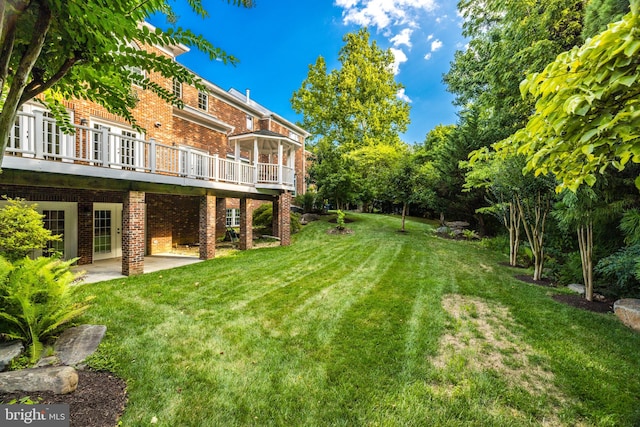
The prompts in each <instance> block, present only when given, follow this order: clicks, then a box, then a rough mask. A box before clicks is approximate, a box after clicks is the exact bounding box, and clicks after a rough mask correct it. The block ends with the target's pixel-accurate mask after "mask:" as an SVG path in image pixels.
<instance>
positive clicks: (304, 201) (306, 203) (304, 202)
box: [294, 189, 322, 213]
mask: <svg viewBox="0 0 640 427" xmlns="http://www.w3.org/2000/svg"><path fill="white" fill-rule="evenodd" d="M294 203H295V205H296V206H300V207H302V211H303V212H304V213H311V212H317V211H321V210H322V199H321V198H320V197H319V196H318V193H317V192H316V191H315V190H313V189H307V191H306V192H305V193H304V194H297V195H296V197H295V198H294Z"/></svg>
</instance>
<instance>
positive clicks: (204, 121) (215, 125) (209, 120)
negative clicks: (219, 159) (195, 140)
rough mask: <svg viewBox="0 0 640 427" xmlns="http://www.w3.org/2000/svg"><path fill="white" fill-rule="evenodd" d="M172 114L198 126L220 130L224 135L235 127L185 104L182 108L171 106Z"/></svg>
mask: <svg viewBox="0 0 640 427" xmlns="http://www.w3.org/2000/svg"><path fill="white" fill-rule="evenodd" d="M173 115H174V117H178V118H180V119H183V120H187V121H189V122H192V123H195V124H197V125H200V126H204V127H206V128H209V129H211V130H215V131H217V132H222V133H224V134H225V135H228V134H229V133H231V132H233V131H234V129H235V127H233V126H232V125H230V124H228V123H226V122H223V121H222V120H219V119H216V118H215V117H213V116H212V115H210V114H207V113H204V112H202V111H200V110H198V109H196V108H193V107H190V106H188V105H185V106H184V107H183V108H178V107H175V106H174V107H173Z"/></svg>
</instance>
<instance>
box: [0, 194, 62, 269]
mask: <svg viewBox="0 0 640 427" xmlns="http://www.w3.org/2000/svg"><path fill="white" fill-rule="evenodd" d="M7 201H8V203H7V205H6V206H5V207H4V208H2V209H0V254H1V255H2V256H4V257H5V258H6V259H8V260H9V261H11V262H13V261H17V260H19V259H20V258H24V257H25V256H26V255H28V254H30V253H32V252H33V251H34V250H37V249H44V248H45V247H46V246H47V244H48V243H51V242H57V241H60V240H61V237H62V236H54V235H52V234H51V230H48V229H46V228H44V224H43V222H42V219H43V218H44V216H43V215H41V214H39V213H38V211H36V205H28V204H27V203H26V202H25V201H24V200H22V199H7Z"/></svg>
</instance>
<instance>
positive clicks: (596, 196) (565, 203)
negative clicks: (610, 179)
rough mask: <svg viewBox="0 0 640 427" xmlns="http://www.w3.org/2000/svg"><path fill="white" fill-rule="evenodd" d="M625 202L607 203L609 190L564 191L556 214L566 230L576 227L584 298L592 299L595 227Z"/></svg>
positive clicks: (580, 189)
mask: <svg viewBox="0 0 640 427" xmlns="http://www.w3.org/2000/svg"><path fill="white" fill-rule="evenodd" d="M623 204H624V201H618V202H612V201H610V200H607V194H606V191H605V190H604V188H603V187H602V186H600V188H597V189H596V188H591V187H585V186H582V187H581V188H579V189H578V191H576V192H575V193H574V192H571V191H568V190H565V191H564V192H563V194H562V198H561V201H560V202H559V203H558V204H556V206H555V208H554V211H553V215H554V217H555V218H556V219H558V221H559V223H560V225H561V226H563V227H564V228H571V227H573V228H574V229H575V230H576V234H577V237H578V248H579V250H580V260H581V264H582V277H583V281H584V287H585V298H586V299H587V300H588V301H592V300H593V285H594V282H593V272H594V259H593V248H594V232H593V230H594V225H597V224H598V222H602V221H604V220H606V219H608V218H610V217H612V216H613V215H615V214H616V213H619V212H621V210H622V207H623Z"/></svg>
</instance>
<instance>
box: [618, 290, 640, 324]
mask: <svg viewBox="0 0 640 427" xmlns="http://www.w3.org/2000/svg"><path fill="white" fill-rule="evenodd" d="M613 311H614V313H615V314H616V316H618V318H619V319H620V320H621V321H622V323H624V324H625V325H627V326H628V327H630V328H632V329H635V330H636V331H638V332H640V299H636V298H624V299H620V300H618V301H616V302H615V303H614V304H613Z"/></svg>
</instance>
